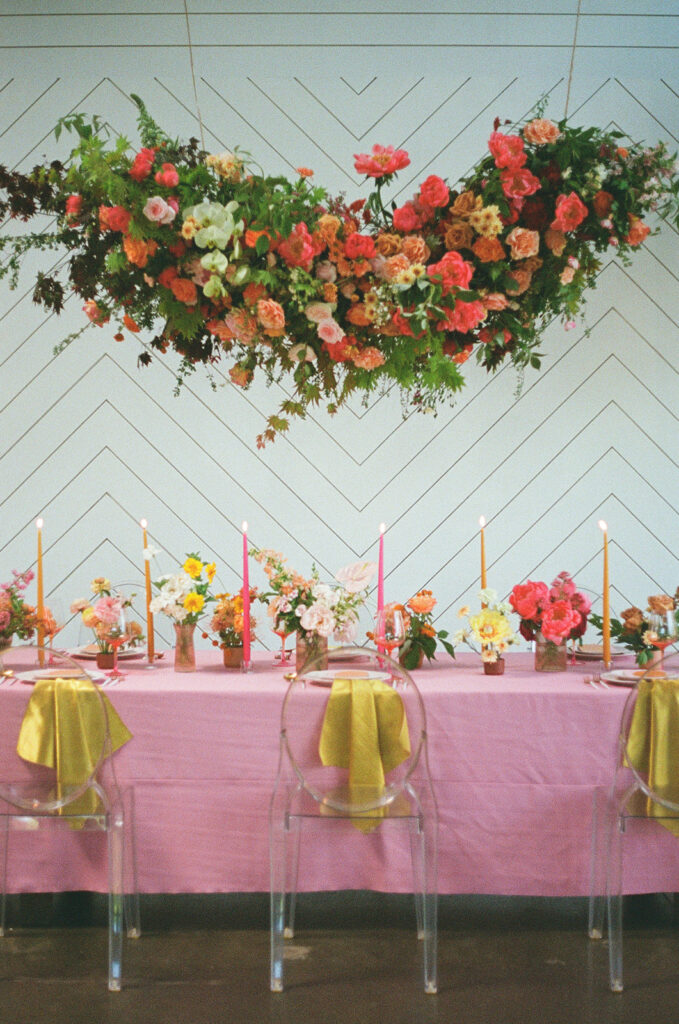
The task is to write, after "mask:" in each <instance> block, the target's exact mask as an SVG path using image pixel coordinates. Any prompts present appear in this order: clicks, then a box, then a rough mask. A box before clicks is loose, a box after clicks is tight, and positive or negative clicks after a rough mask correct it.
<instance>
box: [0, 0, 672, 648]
mask: <svg viewBox="0 0 679 1024" xmlns="http://www.w3.org/2000/svg"><path fill="white" fill-rule="evenodd" d="M539 6H540V7H541V10H539V11H537V12H536V11H534V9H533V2H532V0H484V2H479V0H477V2H475V3H473V4H471V3H463V2H450V0H447V2H446V0H444V2H440V3H437V4H436V5H427V4H423V3H422V2H421V0H419V2H416V0H404V2H403V3H401V4H398V5H396V4H393V3H390V2H388V0H372V3H370V4H369V9H367V10H363V9H362V8H361V7H359V5H357V4H351V3H343V2H339V0H335V2H320V3H317V2H314V0H261V2H243V0H241V2H240V3H239V4H238V5H237V6H234V8H233V10H225V5H224V4H223V3H218V2H215V0H188V3H187V8H186V10H187V11H188V16H189V27H190V31H191V39H192V44H193V46H192V57H193V64H194V71H195V78H196V86H197V93H198V102H199V107H200V112H201V117H202V123H203V131H204V137H205V144H206V147H207V148H208V149H211V150H213V151H219V150H221V149H224V148H233V147H234V146H236V145H238V146H240V147H241V148H243V149H245V150H247V151H249V152H250V153H251V154H252V155H253V156H254V158H255V159H256V160H257V162H258V163H259V164H260V165H261V166H262V167H263V168H264V169H265V170H266V171H267V172H276V171H281V172H283V173H286V172H288V171H290V170H291V169H292V168H294V167H297V166H300V165H302V164H304V165H307V166H311V167H313V168H314V169H315V171H316V176H317V180H318V181H320V182H322V183H323V184H325V185H327V186H328V187H329V188H331V190H334V191H340V190H343V191H345V192H346V193H347V195H349V196H350V197H353V198H355V197H357V196H358V195H360V194H361V192H360V181H359V179H358V176H357V175H356V173H355V172H354V170H353V154H354V153H356V152H362V151H365V150H366V149H368V148H369V147H370V146H372V144H373V143H374V142H381V143H383V144H386V143H393V144H394V145H398V146H403V147H405V148H406V149H407V150H408V151H409V153H410V156H411V160H412V163H411V166H410V167H409V168H408V170H407V172H404V173H403V175H402V178H401V180H400V181H399V183H398V186H397V189H396V190H395V191H394V196H396V195H398V196H402V197H406V196H409V195H410V194H411V193H412V192H413V191H414V189H415V187H416V185H417V184H418V183H419V181H420V180H422V178H423V177H425V176H426V175H427V174H430V173H432V172H436V173H439V174H442V175H444V176H447V177H449V178H450V179H451V181H455V180H456V179H457V178H458V177H460V176H462V175H463V174H465V173H466V172H467V171H468V170H469V168H470V167H471V166H472V165H473V164H474V163H475V161H476V160H477V159H478V158H479V157H480V156H481V154H482V153H483V151H484V149H485V145H486V140H487V136H488V134H489V131H490V130H491V127H492V122H493V119H494V117H495V116H499V117H501V118H509V119H511V120H520V119H521V118H523V117H525V116H526V115H527V113H528V112H529V111H530V110H531V108H532V107H533V105H534V104H535V103H536V101H537V100H538V99H539V97H540V96H542V95H546V96H547V97H548V106H547V114H548V116H552V117H554V118H555V119H558V118H560V117H562V116H563V114H564V109H565V104H566V95H567V90H568V83H569V70H570V65H571V56H572V49H571V47H572V42H573V37H574V29H575V24H576V17H575V15H576V11H577V6H578V5H577V0H550V2H549V3H543V4H542V5H539ZM131 8H134V10H133V11H132V10H131ZM395 8H398V10H396V9H395ZM678 49H679V4H678V3H677V2H676V0H671V2H668V0H597V2H595V0H582V3H581V15H580V19H579V23H578V36H577V47H576V50H575V54H574V60H573V68H572V78H571V83H570V96H569V113H570V115H571V118H572V120H573V122H574V123H580V124H598V125H602V126H608V125H616V126H618V127H619V128H620V129H621V130H622V131H623V132H624V133H626V134H627V135H629V136H630V137H631V138H634V139H635V140H640V139H645V140H647V141H649V142H654V141H656V140H658V139H664V140H665V141H666V142H668V144H669V145H670V146H673V147H676V146H677V144H678V139H677V136H678V134H679V131H678V129H679V76H678V74H677V66H678V65H677V50H678ZM0 53H1V60H0V159H1V160H2V162H3V163H6V164H8V165H10V166H18V167H22V168H26V167H30V166H32V164H33V163H34V162H38V161H40V160H42V159H44V157H48V158H52V157H55V156H60V157H62V158H63V157H64V156H66V155H67V153H68V149H69V140H68V139H67V138H66V139H65V138H64V137H62V139H61V140H60V142H59V143H58V144H57V143H56V142H55V140H54V138H53V136H52V129H53V126H54V124H55V122H56V120H57V118H59V117H61V116H63V115H65V114H67V113H69V112H72V111H75V110H80V111H84V112H89V113H99V114H100V115H103V116H105V118H106V120H107V122H108V125H109V127H110V130H111V131H112V132H114V133H121V134H124V135H126V136H127V137H128V138H129V139H130V140H131V141H132V142H133V143H136V140H137V135H136V129H135V113H136V108H135V107H134V105H133V104H132V102H131V101H130V99H129V96H130V93H138V94H139V95H141V96H142V97H143V98H144V99H145V101H146V103H147V105H148V107H149V110H150V111H151V112H152V114H153V115H154V116H155V117H156V118H157V120H158V121H159V122H160V123H161V124H162V125H163V127H164V128H166V130H168V131H170V133H171V134H176V135H178V136H184V137H186V136H189V135H198V134H199V131H200V128H199V120H198V116H197V110H196V102H195V99H194V94H193V86H192V76H191V62H190V56H191V54H190V52H189V49H188V46H187V18H186V11H185V8H184V3H183V0H170V3H168V2H167V0H163V2H161V0H145V2H143V3H138V4H134V5H132V4H129V3H126V2H124V0H107V2H106V3H103V2H85V0H70V2H69V3H68V4H63V3H58V2H57V0H3V4H2V7H1V9H0ZM17 229H18V226H17V225H13V224H11V223H10V224H5V225H2V230H3V231H12V230H17ZM678 253H679V246H678V244H677V233H676V231H674V230H673V229H672V228H671V227H670V226H668V225H666V224H664V225H661V231H660V233H659V234H658V235H655V236H653V237H651V238H649V239H648V240H647V242H646V244H645V245H644V247H643V249H642V251H641V252H639V253H638V255H637V257H636V259H635V261H634V263H633V264H632V265H631V266H630V267H623V266H621V265H620V264H619V263H616V261H615V260H610V261H608V262H606V263H605V264H604V265H603V266H602V268H601V273H600V277H599V285H598V288H597V289H596V290H595V291H593V292H592V293H591V294H590V298H589V302H588V305H587V309H586V313H585V316H584V317H583V318H581V319H580V320H579V321H578V323H577V326H576V329H574V330H573V331H571V332H570V333H564V330H563V328H562V326H561V325H560V324H556V323H554V324H552V325H551V326H550V328H549V329H548V330H547V331H546V333H545V339H544V346H543V352H544V364H543V372H542V373H541V374H539V375H538V374H535V373H528V374H527V375H526V378H525V381H524V385H523V389H522V391H521V393H520V395H519V396H518V397H517V394H516V391H517V380H516V376H515V374H514V371H513V370H511V369H509V368H505V369H503V370H501V371H500V372H499V373H498V374H496V375H495V376H492V377H489V376H487V375H485V373H483V372H482V371H480V370H479V369H478V368H476V367H474V366H471V365H470V364H469V363H468V364H467V367H469V371H468V374H467V377H468V386H467V387H466V389H465V391H464V393H463V394H462V395H461V396H460V397H459V399H458V401H457V402H456V404H455V405H454V406H453V407H451V408H449V409H446V410H445V411H443V412H442V413H441V414H439V416H438V417H436V418H434V417H427V416H411V417H410V418H408V419H406V420H404V419H403V418H402V415H401V406H400V402H399V398H398V396H397V395H396V394H395V393H393V392H392V393H391V394H388V395H384V396H382V397H380V398H377V399H374V400H373V401H372V402H371V403H370V405H369V406H368V407H367V408H363V407H362V406H361V405H360V403H359V402H357V403H356V404H355V405H354V407H353V408H352V409H350V410H346V411H344V412H343V413H342V414H340V415H338V416H337V417H335V418H330V417H328V416H327V415H326V414H325V413H323V412H319V413H317V414H315V415H314V416H313V417H310V418H309V419H308V420H307V421H306V422H304V423H301V424H296V425H295V426H293V428H292V429H291V431H290V433H289V435H288V436H287V437H285V438H281V439H279V440H278V441H276V443H275V444H273V445H271V446H269V447H267V448H266V449H265V450H263V451H258V450H257V449H256V447H255V436H256V435H257V434H258V433H259V432H260V431H261V430H262V428H263V425H264V419H265V417H266V415H267V414H268V413H269V412H271V411H273V410H274V409H275V408H277V407H278V404H279V401H280V397H281V392H280V389H277V388H273V389H272V390H270V391H269V390H267V389H265V388H263V387H262V386H259V385H255V386H254V387H253V388H252V389H251V390H250V391H248V392H245V393H244V392H242V391H240V390H239V389H237V388H235V387H234V386H232V385H231V383H230V381H229V378H228V376H226V375H225V370H220V369H219V368H217V369H216V370H215V372H214V383H215V385H216V390H213V389H212V387H211V385H210V382H209V381H208V380H207V379H206V377H205V375H204V373H203V372H202V371H198V372H197V373H196V374H195V375H194V376H193V377H192V378H191V379H190V380H189V382H188V383H187V385H186V386H185V387H184V389H183V390H182V393H181V395H180V396H179V397H178V398H175V397H173V394H172V391H173V384H174V371H175V366H176V363H175V362H174V361H173V359H172V358H171V357H170V356H167V357H161V358H154V362H153V364H152V366H151V367H150V368H148V369H145V370H141V371H140V370H138V369H137V365H136V362H137V357H138V355H139V353H140V351H141V349H142V347H143V345H144V339H143V338H141V339H139V340H128V341H126V342H125V343H123V344H117V343H116V342H114V341H113V339H112V333H113V332H112V331H111V332H109V331H108V330H107V329H106V328H104V329H99V328H96V327H91V326H89V327H87V328H86V329H85V330H84V332H83V334H82V336H81V338H80V339H79V341H77V342H75V343H74V344H72V345H71V346H70V347H69V348H68V349H66V350H65V351H64V352H62V353H61V354H60V355H59V356H58V357H54V356H53V354H52V350H53V347H54V345H55V344H56V343H57V342H58V341H59V340H60V339H61V338H62V337H63V336H64V335H66V334H67V333H69V332H70V331H72V330H75V329H77V328H78V327H80V326H82V325H83V323H84V317H83V315H82V313H81V311H80V308H79V304H78V303H77V302H75V301H73V300H71V301H69V302H68V304H67V308H66V311H65V313H64V314H63V315H62V316H61V317H59V318H56V317H48V316H45V315H44V313H42V312H41V311H40V310H39V309H38V308H37V307H36V306H34V304H33V303H32V301H31V296H30V293H31V276H30V274H29V273H26V274H24V276H23V277H22V280H21V284H20V287H19V289H18V290H17V291H14V292H10V291H9V290H8V289H7V287H6V285H3V286H2V291H0V578H2V579H4V578H7V576H8V575H9V571H10V569H11V568H14V567H17V568H24V567H28V566H30V565H31V564H32V563H34V561H35V527H34V520H35V518H36V517H37V516H38V515H42V516H43V517H44V519H45V529H44V545H45V572H46V584H47V585H46V591H47V594H48V596H50V595H55V594H58V595H60V596H61V597H62V598H63V599H64V601H65V602H67V603H68V602H70V600H72V599H73V598H74V597H77V596H80V595H82V594H84V593H85V592H86V588H87V585H88V583H89V581H90V579H91V578H92V577H93V576H94V575H99V574H101V573H103V574H106V575H109V576H111V577H112V578H113V579H117V580H132V579H134V578H136V577H138V576H139V574H140V571H141V546H142V545H141V531H140V528H139V525H138V522H139V519H140V517H146V518H147V519H148V521H149V524H150V536H151V541H152V542H153V543H154V544H155V545H156V546H157V547H159V548H161V549H162V550H163V552H164V555H163V556H162V557H161V559H160V560H159V563H158V571H171V570H172V569H173V568H174V567H175V565H176V563H177V562H179V561H180V560H182V559H183V555H184V553H185V552H186V551H190V550H199V551H200V552H202V553H203V555H204V556H205V557H206V558H207V557H208V556H209V557H211V558H214V559H215V560H216V562H217V563H218V566H219V577H218V580H219V583H220V585H221V587H223V588H224V589H234V588H235V587H236V586H238V573H239V557H240V535H239V529H240V524H241V521H242V520H243V519H247V520H248V522H249V524H250V537H251V539H252V541H253V542H254V543H256V544H260V545H264V546H268V547H275V548H278V549H279V550H281V551H283V552H284V553H285V554H286V555H287V556H288V558H289V560H290V562H291V564H292V565H294V566H295V567H297V568H298V569H299V570H300V571H302V572H307V571H308V570H309V569H310V567H311V564H312V562H315V563H316V564H317V565H318V566H319V568H320V570H321V573H322V574H323V575H325V576H331V575H332V574H333V573H334V571H335V570H336V569H337V568H339V566H341V565H343V564H345V563H347V562H349V561H352V560H354V559H355V558H362V557H375V556H376V552H377V537H378V524H379V523H380V522H381V521H384V522H386V523H387V524H388V527H389V529H388V533H387V536H386V552H387V580H386V594H387V598H388V599H397V598H398V599H403V600H405V599H407V598H408V597H409V596H410V595H411V594H412V593H413V592H414V591H415V590H417V589H418V588H419V587H421V586H425V585H426V586H430V587H432V588H433V589H434V591H435V594H436V596H437V597H438V600H439V605H438V611H439V613H440V614H439V625H440V626H448V628H450V629H455V628H456V617H455V612H456V609H457V607H458V606H459V604H461V603H463V602H468V601H470V600H471V601H473V599H474V595H475V592H476V589H477V587H478V568H479V565H478V563H479V545H478V536H477V531H478V518H479V516H480V515H481V514H483V515H485V516H486V518H487V519H488V528H487V532H486V541H487V550H488V558H489V580H490V583H491V585H494V586H496V588H497V589H498V590H499V591H500V592H501V593H503V594H505V593H507V592H508V590H509V589H510V588H511V586H512V585H513V584H514V583H515V582H518V581H520V580H522V579H524V578H525V577H526V576H531V577H533V578H541V579H546V580H551V579H552V577H553V576H554V575H555V574H556V573H557V572H559V571H560V570H561V569H564V568H566V569H568V570H570V571H571V572H573V573H574V574H575V577H576V580H577V581H578V582H579V583H580V584H581V585H582V586H584V587H587V588H588V589H590V590H591V591H593V592H594V593H595V594H596V593H597V592H598V590H599V588H600V577H601V558H600V545H601V537H600V531H599V530H598V529H597V526H596V523H597V520H598V519H599V518H601V517H603V518H605V519H607V520H608V522H609V525H610V535H611V541H612V556H611V557H612V581H613V588H614V596H613V603H614V605H615V607H616V608H617V609H620V608H622V607H625V606H626V605H627V604H629V603H631V602H636V603H639V602H643V601H644V600H645V598H646V596H647V594H649V593H653V592H657V591H659V590H671V591H674V589H675V587H676V586H677V584H679V556H678V552H679V516H678V514H677V507H678V506H679V443H678V440H677V439H678V438H679V416H678V408H679V403H678V397H679V374H678V373H677V368H676V367H677V352H679V322H678V310H679V272H678V267H679V260H678V259H677V256H678ZM30 265H32V266H36V265H37V263H36V262H34V261H30ZM30 265H28V269H29V270H30ZM257 572H258V570H257V569H256V568H255V569H253V576H254V577H255V578H257ZM157 624H158V628H159V634H160V636H161V637H164V638H165V639H167V640H169V630H168V628H167V625H166V624H164V623H163V622H162V621H158V622H157ZM366 625H367V619H366ZM70 629H71V633H70V634H67V636H70V639H71V641H72V642H75V640H76V633H77V629H76V626H75V623H73V624H72V626H71V627H70ZM274 640H275V638H274V637H272V636H269V635H267V633H266V632H264V633H263V635H262V642H263V643H264V645H265V646H267V647H271V646H273V642H274Z"/></svg>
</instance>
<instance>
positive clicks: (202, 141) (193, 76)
mask: <svg viewBox="0 0 679 1024" xmlns="http://www.w3.org/2000/svg"><path fill="white" fill-rule="evenodd" d="M184 15H185V17H186V37H187V39H188V41H189V64H190V65H191V81H192V82H193V98H194V100H195V101H196V113H197V114H198V127H199V128H200V144H201V146H202V148H203V149H205V136H204V134H203V118H202V117H201V113H200V103H199V102H198V89H197V88H196V70H195V68H194V66H193V46H192V45H191V26H190V24H189V9H188V7H187V3H186V0H184Z"/></svg>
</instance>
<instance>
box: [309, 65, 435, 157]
mask: <svg viewBox="0 0 679 1024" xmlns="http://www.w3.org/2000/svg"><path fill="white" fill-rule="evenodd" d="M373 81H375V79H373ZM423 81H424V76H423V77H421V78H419V79H418V80H417V82H415V84H414V85H412V86H410V87H409V88H408V89H406V91H405V92H404V93H402V94H401V95H400V96H398V97H397V98H396V99H395V100H394V102H393V103H392V105H391V106H390V107H389V109H388V110H385V111H384V113H383V114H381V116H380V117H378V118H377V120H376V121H374V122H373V124H371V125H370V127H369V128H366V130H365V131H364V132H363V134H362V135H356V134H355V133H354V132H353V131H352V130H351V128H349V127H348V125H346V124H344V122H343V121H342V120H341V119H340V118H339V117H338V115H337V114H335V113H334V112H333V111H332V110H331V109H330V108H329V107H328V106H327V104H325V103H324V102H323V100H322V99H320V97H319V96H317V95H316V94H315V93H314V92H312V90H311V89H309V88H308V87H307V86H306V85H305V84H304V82H302V81H301V80H300V79H299V78H295V82H297V84H298V85H299V87H300V88H301V89H304V91H305V92H306V93H307V94H308V95H309V96H311V98H312V99H314V100H315V101H316V103H318V105H319V106H320V107H322V108H323V110H325V112H326V114H329V115H330V117H332V118H333V120H334V121H336V122H337V124H338V125H339V126H340V127H341V128H344V130H345V132H347V134H349V135H351V137H352V138H353V139H355V140H356V141H357V142H360V141H361V139H364V138H365V136H366V135H367V134H368V132H371V131H373V130H374V129H375V128H376V127H377V125H378V124H379V123H380V121H382V120H383V119H384V118H385V117H387V115H388V114H391V112H392V111H393V110H395V109H396V107H398V106H400V104H401V103H402V102H403V101H404V100H405V99H406V97H408V96H410V95H412V93H414V92H415V89H417V87H418V85H421V84H422V82H423ZM444 102H445V101H444ZM441 106H443V104H441ZM294 123H295V122H294V121H293V124H294ZM297 127H299V125H298V126H297Z"/></svg>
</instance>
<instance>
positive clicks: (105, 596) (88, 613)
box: [46, 576, 144, 654]
mask: <svg viewBox="0 0 679 1024" xmlns="http://www.w3.org/2000/svg"><path fill="white" fill-rule="evenodd" d="M90 588H91V590H92V594H93V595H94V598H95V600H89V599H87V598H78V600H77V601H74V602H73V603H72V604H71V612H72V613H73V614H75V613H77V612H79V613H80V617H81V619H82V623H83V625H84V626H86V627H87V629H91V630H92V631H93V633H94V639H95V643H96V645H97V648H98V649H99V651H100V652H101V653H102V654H111V653H112V652H113V646H112V644H111V640H117V639H119V638H120V637H124V638H125V639H124V642H123V644H122V645H121V647H126V648H130V647H136V646H137V645H138V644H140V643H142V641H143V640H144V634H143V631H142V628H141V626H140V624H139V623H138V622H136V621H135V620H134V619H129V620H128V619H127V617H126V614H125V609H126V608H131V607H132V597H134V594H132V596H131V597H129V598H126V597H124V596H123V595H122V594H114V593H113V591H112V588H111V581H110V580H108V579H107V578H106V577H105V576H97V577H96V578H95V579H93V580H92V583H91V584H90ZM46 631H47V632H49V626H47V627H46Z"/></svg>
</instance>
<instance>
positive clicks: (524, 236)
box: [507, 228, 540, 260]
mask: <svg viewBox="0 0 679 1024" xmlns="http://www.w3.org/2000/svg"><path fill="white" fill-rule="evenodd" d="M507 242H508V243H509V245H510V246H511V252H512V259H513V260H525V259H527V258H528V257H529V256H535V255H536V253H537V251H538V249H539V248H540V235H539V233H538V232H537V231H529V230H528V228H514V229H513V230H512V231H510V233H509V234H508V235H507Z"/></svg>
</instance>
